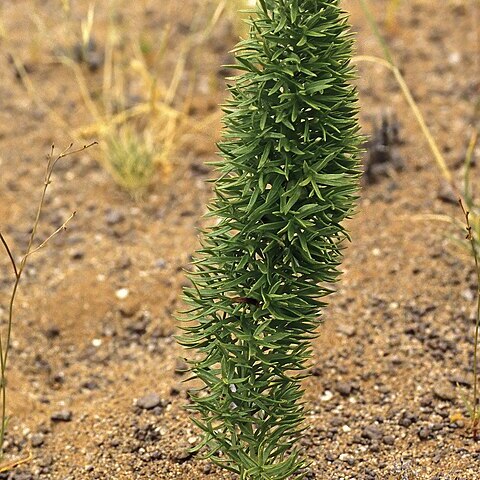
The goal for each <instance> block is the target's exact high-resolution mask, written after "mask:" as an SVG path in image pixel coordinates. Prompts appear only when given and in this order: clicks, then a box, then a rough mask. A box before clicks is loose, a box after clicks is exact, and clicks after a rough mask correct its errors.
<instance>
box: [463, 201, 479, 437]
mask: <svg viewBox="0 0 480 480" xmlns="http://www.w3.org/2000/svg"><path fill="white" fill-rule="evenodd" d="M459 203H460V207H461V208H462V211H463V214H464V215H465V221H466V224H467V237H466V238H467V240H468V241H469V242H470V246H471V248H472V255H473V258H474V259H475V271H476V274H477V314H476V321H475V340H474V342H475V343H474V346H473V399H472V433H473V439H474V440H477V433H478V423H479V415H478V409H477V397H478V379H477V371H478V336H479V331H480V267H479V261H478V252H477V247H476V245H475V238H474V236H473V234H472V227H471V225H470V219H469V216H470V212H469V211H467V210H466V209H465V207H464V205H463V202H462V200H459Z"/></svg>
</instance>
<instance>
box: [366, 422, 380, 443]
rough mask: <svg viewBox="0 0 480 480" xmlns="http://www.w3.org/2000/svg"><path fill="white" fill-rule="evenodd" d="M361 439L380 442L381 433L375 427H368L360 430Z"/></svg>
mask: <svg viewBox="0 0 480 480" xmlns="http://www.w3.org/2000/svg"><path fill="white" fill-rule="evenodd" d="M362 437H363V438H367V439H368V440H380V439H381V438H382V437H383V432H382V431H381V430H380V429H379V428H378V427H377V426H376V425H369V426H368V427H365V428H364V429H363V430H362Z"/></svg>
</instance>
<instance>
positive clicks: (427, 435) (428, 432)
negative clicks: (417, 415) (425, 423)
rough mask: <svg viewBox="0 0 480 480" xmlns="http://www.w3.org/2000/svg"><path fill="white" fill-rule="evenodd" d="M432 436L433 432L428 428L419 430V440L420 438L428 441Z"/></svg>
mask: <svg viewBox="0 0 480 480" xmlns="http://www.w3.org/2000/svg"><path fill="white" fill-rule="evenodd" d="M431 434H432V431H431V430H430V428H428V427H421V428H420V429H419V430H418V438H420V440H428V439H429V438H430V435H431Z"/></svg>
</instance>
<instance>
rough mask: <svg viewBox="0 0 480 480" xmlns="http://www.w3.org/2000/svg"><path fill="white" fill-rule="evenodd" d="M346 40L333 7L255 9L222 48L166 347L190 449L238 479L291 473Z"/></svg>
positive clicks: (350, 163) (352, 175)
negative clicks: (171, 341) (174, 355)
mask: <svg viewBox="0 0 480 480" xmlns="http://www.w3.org/2000/svg"><path fill="white" fill-rule="evenodd" d="M352 42H353V39H352V35H351V33H350V30H349V26H348V19H347V16H346V14H345V13H344V12H343V11H342V10H341V8H340V7H339V1H338V0H259V1H258V5H257V10H256V14H255V17H253V18H252V19H251V20H250V33H249V38H248V39H247V40H245V41H242V42H241V43H240V44H239V45H238V47H237V48H236V58H237V67H236V68H238V69H240V70H242V74H241V75H240V76H238V77H237V79H236V82H235V84H234V85H232V86H230V92H231V99H230V100H229V101H228V103H227V104H226V106H225V108H224V111H225V114H226V115H225V126H226V128H225V132H224V136H223V141H222V143H221V144H220V145H219V148H220V151H221V156H222V159H221V160H220V161H219V162H218V164H217V166H218V169H219V171H220V176H219V178H218V179H217V180H216V183H215V194H216V195H215V199H214V200H213V202H212V203H211V205H210V215H211V216H214V217H216V218H217V219H218V222H217V223H216V225H214V226H212V227H211V228H208V229H206V230H205V231H204V232H203V234H204V235H203V241H202V248H201V249H200V250H199V252H198V254H197V257H196V259H195V265H196V270H195V272H194V273H193V274H192V276H191V279H192V282H193V287H192V288H187V289H186V290H185V296H186V301H187V303H188V304H189V305H190V306H191V308H190V309H189V310H188V315H187V318H186V319H185V321H186V322H187V323H186V324H185V325H184V330H185V333H184V335H183V336H182V337H181V338H180V339H179V340H180V342H181V343H182V344H183V345H184V346H186V347H187V348H192V349H195V350H196V351H197V353H198V356H197V357H196V358H195V359H194V360H192V361H191V373H192V376H193V378H196V379H198V380H200V381H201V383H203V386H202V387H201V388H199V389H198V390H196V391H195V392H194V394H193V395H192V404H191V410H192V411H193V412H195V414H194V415H193V421H194V422H195V424H196V425H198V426H199V427H200V428H201V429H202V430H203V432H204V438H203V442H202V443H201V445H199V449H201V448H203V447H205V450H206V452H207V454H206V456H207V457H208V458H211V459H212V460H214V461H215V462H217V463H219V464H220V465H222V466H224V467H225V468H227V469H229V470H231V471H233V472H236V473H237V474H239V476H240V478H241V479H258V480H260V479H275V480H277V479H286V478H290V477H292V478H302V477H303V475H304V467H305V465H306V462H305V461H304V459H303V458H302V455H301V453H300V451H299V449H298V448H297V447H296V446H295V442H296V440H297V438H298V436H299V434H300V432H301V431H302V429H303V426H302V420H303V417H304V402H302V395H303V391H302V388H301V384H300V382H301V379H302V378H303V377H304V376H305V370H304V369H305V366H306V362H307V360H308V359H309V356H310V353H311V346H310V341H311V340H312V339H313V338H314V337H315V336H316V329H317V327H318V326H319V324H320V318H319V315H320V311H321V309H322V307H324V306H325V303H324V302H323V301H322V297H324V296H325V295H327V294H329V293H330V292H331V288H332V284H333V283H334V282H335V281H336V280H337V279H338V275H339V270H338V267H339V265H340V263H341V258H342V252H341V250H342V248H343V241H344V240H345V238H346V237H347V235H346V232H345V229H344V227H343V226H342V221H343V220H344V219H346V218H347V217H349V216H350V215H351V214H352V211H353V208H354V204H355V200H356V191H357V183H358V176H359V170H358V162H357V160H358V158H357V157H358V151H359V136H358V130H359V126H358V121H357V118H356V112H357V104H356V91H355V88H354V87H353V86H352V85H351V83H350V81H351V80H352V77H354V71H353V68H352V66H351V64H350V60H351V56H352Z"/></svg>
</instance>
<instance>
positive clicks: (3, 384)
mask: <svg viewBox="0 0 480 480" xmlns="http://www.w3.org/2000/svg"><path fill="white" fill-rule="evenodd" d="M96 143H97V142H93V143H90V144H89V145H85V146H83V147H82V148H80V149H78V150H72V146H73V144H70V146H69V147H68V148H67V149H66V150H64V151H63V152H61V153H60V154H59V155H57V156H56V157H54V155H53V153H54V147H53V145H52V149H51V151H50V154H49V156H48V162H47V167H46V169H45V178H44V184H43V189H42V195H41V197H40V201H39V203H38V207H37V212H36V215H35V220H34V222H33V228H32V232H31V234H30V238H29V241H28V246H27V249H26V251H25V254H24V255H23V257H22V259H21V260H20V262H19V263H17V261H16V260H15V257H14V255H13V253H12V249H11V248H10V246H9V245H8V242H7V240H6V239H5V236H4V235H3V234H2V233H1V232H0V242H1V244H2V246H3V247H4V249H5V251H6V253H7V256H8V259H9V261H10V264H11V266H12V270H13V274H14V279H15V280H14V284H13V287H12V292H11V295H10V301H9V306H8V320H7V331H6V335H5V338H4V337H3V336H2V335H1V333H0V396H1V402H2V406H1V415H2V418H1V424H0V460H1V459H2V458H3V456H4V451H3V444H4V440H5V434H6V428H7V423H8V417H7V362H8V354H9V351H10V343H11V335H12V327H13V317H14V306H15V299H16V296H17V293H18V287H19V285H20V280H21V278H22V273H23V272H24V270H25V267H26V265H27V260H28V258H29V257H30V256H31V255H33V254H34V253H36V252H38V251H39V250H41V249H42V248H44V247H45V246H46V245H47V243H48V242H49V241H50V240H51V239H52V238H53V237H55V236H56V235H57V234H58V233H60V232H61V231H63V230H66V228H67V224H68V222H69V221H70V220H71V219H72V218H73V217H74V216H75V212H73V213H72V214H71V215H70V216H69V217H68V218H67V219H66V220H65V222H63V223H62V225H61V226H60V227H59V228H57V229H56V230H55V231H54V232H53V233H52V234H51V235H49V236H48V237H47V239H46V240H44V241H43V242H41V243H40V244H39V245H38V246H36V247H34V243H35V238H36V235H37V230H38V225H39V223H40V218H41V215H42V211H43V207H44V204H45V197H46V193H47V190H48V187H49V185H50V183H51V178H52V174H53V171H54V169H55V165H56V164H57V162H58V161H59V160H61V159H62V158H65V157H67V156H69V155H73V154H75V153H79V152H82V151H83V150H85V149H87V148H90V147H91V146H93V145H95V144H96ZM24 461H27V460H24ZM19 463H23V461H17V462H11V463H9V464H5V465H7V467H8V466H9V465H10V466H12V465H13V466H15V465H18V464H19ZM2 468H3V467H2V466H0V471H2Z"/></svg>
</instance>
